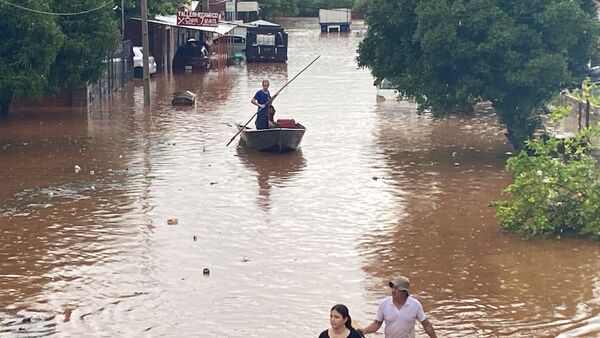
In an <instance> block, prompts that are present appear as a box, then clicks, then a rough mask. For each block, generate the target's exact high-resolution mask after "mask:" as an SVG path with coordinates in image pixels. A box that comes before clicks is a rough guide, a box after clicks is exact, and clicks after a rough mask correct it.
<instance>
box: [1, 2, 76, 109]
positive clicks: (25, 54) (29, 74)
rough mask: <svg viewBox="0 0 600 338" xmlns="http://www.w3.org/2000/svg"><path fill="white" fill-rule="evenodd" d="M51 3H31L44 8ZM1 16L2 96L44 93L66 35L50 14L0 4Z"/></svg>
mask: <svg viewBox="0 0 600 338" xmlns="http://www.w3.org/2000/svg"><path fill="white" fill-rule="evenodd" d="M51 3H52V1H50V0H44V1H35V2H28V4H29V5H30V6H31V8H34V9H36V10H42V11H49V10H50V9H51V8H50V5H51ZM0 17H1V18H2V20H0V99H2V100H7V101H10V100H11V99H12V98H15V97H23V96H36V95H42V94H43V93H44V90H45V89H46V88H47V85H48V73H49V71H50V67H51V66H52V64H53V63H54V60H55V58H56V54H57V53H58V50H59V46H60V45H61V44H62V42H63V41H64V40H65V37H64V35H63V34H62V33H61V31H60V29H59V27H58V25H57V24H56V21H55V20H54V18H53V17H50V16H46V15H40V14H35V13H32V12H24V11H22V10H20V9H17V8H15V7H12V6H8V5H5V4H2V3H0Z"/></svg>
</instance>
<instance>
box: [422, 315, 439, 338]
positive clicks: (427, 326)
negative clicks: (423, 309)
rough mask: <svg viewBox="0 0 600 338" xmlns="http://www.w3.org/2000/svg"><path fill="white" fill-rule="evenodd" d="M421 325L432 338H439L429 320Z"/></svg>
mask: <svg viewBox="0 0 600 338" xmlns="http://www.w3.org/2000/svg"><path fill="white" fill-rule="evenodd" d="M421 325H423V329H424V330H425V332H427V334H428V335H429V337H430V338H437V335H436V334H435V330H434V329H433V325H432V324H431V322H430V321H429V319H425V320H424V321H422V322H421Z"/></svg>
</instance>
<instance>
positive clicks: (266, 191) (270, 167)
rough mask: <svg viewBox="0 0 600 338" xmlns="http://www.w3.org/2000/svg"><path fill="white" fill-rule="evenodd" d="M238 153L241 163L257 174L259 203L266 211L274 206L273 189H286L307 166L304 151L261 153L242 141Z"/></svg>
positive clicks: (237, 149)
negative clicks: (272, 199) (289, 182)
mask: <svg viewBox="0 0 600 338" xmlns="http://www.w3.org/2000/svg"><path fill="white" fill-rule="evenodd" d="M236 152H237V156H238V158H239V159H240V161H241V162H242V163H243V164H244V165H245V166H246V167H247V168H249V169H252V171H255V172H256V181H257V183H258V195H257V203H258V205H259V206H260V207H261V208H263V209H264V210H268V209H269V208H270V206H271V204H272V202H271V188H272V187H285V185H286V183H288V181H289V180H291V179H293V177H294V176H295V175H296V174H298V173H299V172H300V171H302V170H303V169H304V167H305V166H306V160H305V159H304V156H302V150H297V151H295V152H290V153H283V154H279V153H268V152H259V151H256V150H254V149H251V148H249V147H246V146H245V145H244V142H243V141H240V144H239V145H238V146H237V148H236Z"/></svg>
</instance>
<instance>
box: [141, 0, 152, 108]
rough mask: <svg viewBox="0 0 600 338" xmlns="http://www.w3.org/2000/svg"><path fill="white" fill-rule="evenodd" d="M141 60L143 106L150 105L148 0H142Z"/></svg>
mask: <svg viewBox="0 0 600 338" xmlns="http://www.w3.org/2000/svg"><path fill="white" fill-rule="evenodd" d="M142 54H144V55H142V62H143V63H144V106H149V105H150V67H149V65H148V55H150V50H149V48H148V1H147V0H142Z"/></svg>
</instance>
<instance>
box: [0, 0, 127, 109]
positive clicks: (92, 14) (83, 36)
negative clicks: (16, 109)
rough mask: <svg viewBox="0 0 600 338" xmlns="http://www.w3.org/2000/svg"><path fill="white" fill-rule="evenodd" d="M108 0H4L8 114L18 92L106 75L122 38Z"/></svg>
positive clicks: (2, 92)
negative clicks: (21, 0)
mask: <svg viewBox="0 0 600 338" xmlns="http://www.w3.org/2000/svg"><path fill="white" fill-rule="evenodd" d="M104 4H106V2H104V1H102V0H84V1H77V2H73V1H70V0H53V1H50V0H44V1H31V2H27V3H26V6H22V7H21V8H19V7H16V6H10V5H8V4H1V3H0V17H2V18H3V19H2V21H1V22H0V34H1V37H2V38H1V39H0V53H1V55H2V58H1V59H0V99H1V102H2V113H3V114H4V115H6V114H8V108H9V105H10V102H11V101H12V100H13V99H14V98H20V97H36V96H41V95H43V94H48V93H54V92H56V91H59V90H61V89H63V88H67V87H76V86H81V85H85V84H87V83H89V82H91V81H95V80H97V79H98V78H99V77H100V76H101V75H102V73H103V71H104V70H105V69H106V66H107V64H106V62H104V61H105V58H106V56H107V53H108V52H109V51H111V50H113V49H114V48H115V47H116V44H117V43H118V41H119V40H118V39H119V31H118V29H117V23H116V20H115V17H114V13H113V9H112V6H111V5H108V6H102V5H104ZM23 7H24V8H23ZM90 10H93V11H90ZM88 11H89V12H88ZM83 12H88V13H83ZM66 13H71V14H73V13H83V14H77V15H63V14H66ZM59 14H61V15H59Z"/></svg>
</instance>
